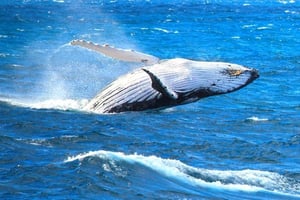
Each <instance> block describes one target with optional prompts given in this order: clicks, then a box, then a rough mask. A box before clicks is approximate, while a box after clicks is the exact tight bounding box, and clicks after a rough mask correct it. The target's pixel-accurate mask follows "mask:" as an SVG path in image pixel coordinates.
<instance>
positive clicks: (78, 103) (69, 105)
mask: <svg viewBox="0 0 300 200" xmlns="http://www.w3.org/2000/svg"><path fill="white" fill-rule="evenodd" d="M0 101H2V102H6V103H9V104H11V105H15V106H19V107H27V108H33V109H57V110H64V111H65V110H79V111H84V110H83V108H84V107H85V105H86V104H87V103H88V101H89V100H88V99H80V100H74V99H48V100H44V101H37V102H28V101H24V100H22V101H21V100H14V99H0Z"/></svg>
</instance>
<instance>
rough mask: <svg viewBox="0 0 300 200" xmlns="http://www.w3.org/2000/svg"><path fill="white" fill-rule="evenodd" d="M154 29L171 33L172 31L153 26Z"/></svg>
mask: <svg viewBox="0 0 300 200" xmlns="http://www.w3.org/2000/svg"><path fill="white" fill-rule="evenodd" d="M153 29H154V30H156V31H161V32H164V33H170V32H171V31H169V30H167V29H163V28H153Z"/></svg>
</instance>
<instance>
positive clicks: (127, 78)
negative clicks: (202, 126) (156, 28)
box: [71, 40, 259, 113]
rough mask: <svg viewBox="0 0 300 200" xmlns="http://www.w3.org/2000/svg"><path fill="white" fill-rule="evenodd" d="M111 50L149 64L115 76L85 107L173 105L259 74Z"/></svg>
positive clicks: (227, 65) (99, 110) (229, 88)
mask: <svg viewBox="0 0 300 200" xmlns="http://www.w3.org/2000/svg"><path fill="white" fill-rule="evenodd" d="M71 44H73V45H79V46H83V47H85V48H88V49H92V50H95V51H99V52H100V53H102V54H105V55H107V54H108V53H107V52H103V48H105V49H104V50H105V51H107V49H106V47H107V46H99V45H95V44H93V43H90V42H85V41H78V40H76V41H72V43H71ZM114 50H115V49H114V48H112V47H109V49H108V51H109V54H110V55H109V56H111V57H113V58H117V59H123V58H125V59H127V60H126V61H135V62H138V61H139V62H141V63H147V64H149V66H145V67H141V68H138V69H136V70H134V71H133V72H130V73H128V74H126V75H123V76H121V77H119V78H117V79H116V80H115V81H113V82H112V83H111V84H109V85H108V86H107V87H106V88H104V89H103V90H102V91H100V92H99V93H98V95H97V96H96V97H94V98H93V99H92V100H91V101H90V102H89V103H88V104H87V105H86V106H85V109H86V110H89V111H92V112H97V113H119V112H126V111H143V110H148V109H157V108H166V107H172V106H177V105H182V104H187V103H191V102H195V101H197V100H199V99H201V98H204V97H209V96H213V95H220V94H225V93H229V92H233V91H236V90H238V89H241V88H242V87H244V86H246V85H248V84H249V83H251V82H252V81H254V80H255V79H256V78H258V77H259V75H258V72H257V71H256V70H255V69H249V68H246V67H243V66H241V65H237V64H232V63H224V62H201V61H193V60H188V59H183V58H175V59H169V60H162V61H159V59H158V58H156V57H154V56H150V55H147V54H142V53H139V52H135V51H128V50H126V51H124V50H123V51H122V50H120V49H117V50H116V51H114ZM122 52H125V54H122ZM120 54H122V55H121V56H120ZM122 56H123V58H122ZM130 56H131V57H130ZM133 59H134V60H133ZM123 60H124V59H123Z"/></svg>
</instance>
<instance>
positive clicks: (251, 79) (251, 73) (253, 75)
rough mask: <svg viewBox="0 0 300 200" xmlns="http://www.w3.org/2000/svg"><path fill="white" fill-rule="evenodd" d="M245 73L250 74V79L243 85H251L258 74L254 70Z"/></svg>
mask: <svg viewBox="0 0 300 200" xmlns="http://www.w3.org/2000/svg"><path fill="white" fill-rule="evenodd" d="M247 71H249V72H250V78H249V79H248V81H247V82H246V84H245V85H248V84H249V83H252V82H253V81H254V80H255V79H257V78H259V73H258V71H257V70H256V69H249V70H247Z"/></svg>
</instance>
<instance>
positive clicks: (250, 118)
mask: <svg viewBox="0 0 300 200" xmlns="http://www.w3.org/2000/svg"><path fill="white" fill-rule="evenodd" d="M247 120H249V121H254V122H261V121H268V120H269V119H268V118H258V117H256V116H252V117H249V118H247Z"/></svg>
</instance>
